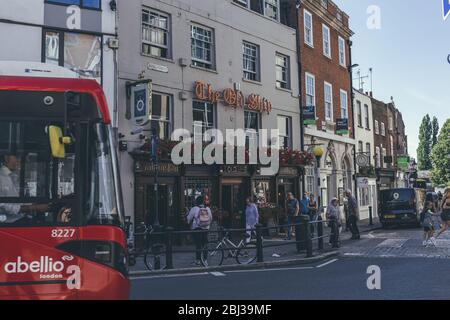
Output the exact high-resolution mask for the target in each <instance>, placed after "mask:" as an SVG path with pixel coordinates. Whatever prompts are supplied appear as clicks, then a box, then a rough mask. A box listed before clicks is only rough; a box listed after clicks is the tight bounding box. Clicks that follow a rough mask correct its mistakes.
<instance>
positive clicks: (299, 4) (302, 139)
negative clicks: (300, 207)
mask: <svg viewBox="0 0 450 320" xmlns="http://www.w3.org/2000/svg"><path fill="white" fill-rule="evenodd" d="M301 7H302V1H301V0H297V3H296V11H295V12H296V14H295V22H296V23H295V24H296V32H295V34H296V41H297V65H298V68H297V70H298V105H299V109H300V149H301V151H305V126H304V124H303V101H302V99H303V98H302V97H303V95H302V73H303V72H302V62H301V57H302V55H301V46H300V22H299V21H300V9H301ZM301 179H302V194H303V193H304V192H305V171H304V170H302V173H301Z"/></svg>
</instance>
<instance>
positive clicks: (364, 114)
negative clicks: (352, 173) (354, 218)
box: [353, 89, 378, 219]
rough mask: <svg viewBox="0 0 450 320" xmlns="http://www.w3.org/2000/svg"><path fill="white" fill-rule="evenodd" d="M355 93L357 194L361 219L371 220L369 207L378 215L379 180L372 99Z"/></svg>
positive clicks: (374, 214)
mask: <svg viewBox="0 0 450 320" xmlns="http://www.w3.org/2000/svg"><path fill="white" fill-rule="evenodd" d="M353 92H354V97H355V98H354V106H355V108H354V119H355V141H356V165H357V178H356V180H357V186H356V188H357V192H358V200H359V207H360V210H359V211H360V219H368V218H369V207H372V209H373V216H374V217H375V216H376V213H377V204H378V196H377V178H376V174H375V170H374V167H375V157H374V155H375V141H374V131H373V129H374V128H373V123H374V122H373V111H372V99H371V97H370V96H369V95H367V94H364V93H362V92H360V91H358V90H356V89H354V90H353Z"/></svg>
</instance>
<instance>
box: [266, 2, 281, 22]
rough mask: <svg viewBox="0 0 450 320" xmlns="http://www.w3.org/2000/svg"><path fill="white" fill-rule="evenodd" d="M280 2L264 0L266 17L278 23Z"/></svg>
mask: <svg viewBox="0 0 450 320" xmlns="http://www.w3.org/2000/svg"><path fill="white" fill-rule="evenodd" d="M278 8H279V3H278V0H264V15H265V16H266V17H269V18H271V19H273V20H276V21H278V10H279V9H278Z"/></svg>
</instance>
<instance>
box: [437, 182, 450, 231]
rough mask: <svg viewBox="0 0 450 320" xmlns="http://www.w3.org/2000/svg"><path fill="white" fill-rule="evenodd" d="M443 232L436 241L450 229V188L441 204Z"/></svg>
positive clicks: (446, 190)
mask: <svg viewBox="0 0 450 320" xmlns="http://www.w3.org/2000/svg"><path fill="white" fill-rule="evenodd" d="M441 220H442V225H441V230H439V232H438V234H437V235H436V239H437V238H439V236H440V235H441V234H443V233H444V232H445V230H447V228H448V227H450V188H447V189H445V192H444V195H443V197H442V202H441Z"/></svg>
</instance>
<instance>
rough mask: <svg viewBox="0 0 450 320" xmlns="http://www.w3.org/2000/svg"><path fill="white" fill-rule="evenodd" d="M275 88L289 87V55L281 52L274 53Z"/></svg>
mask: <svg viewBox="0 0 450 320" xmlns="http://www.w3.org/2000/svg"><path fill="white" fill-rule="evenodd" d="M275 59H276V73H277V75H276V77H277V88H283V89H290V88H291V83H290V82H291V81H290V61H289V57H288V56H285V55H283V54H281V53H277V54H276V57H275Z"/></svg>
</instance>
